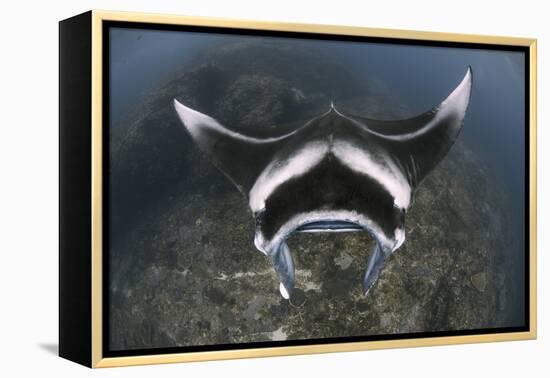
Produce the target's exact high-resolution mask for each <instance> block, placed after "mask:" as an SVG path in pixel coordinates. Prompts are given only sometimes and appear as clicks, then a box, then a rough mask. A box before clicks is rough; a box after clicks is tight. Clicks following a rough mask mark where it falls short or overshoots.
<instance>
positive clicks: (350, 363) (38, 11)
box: [0, 0, 550, 377]
mask: <svg viewBox="0 0 550 378" xmlns="http://www.w3.org/2000/svg"><path fill="white" fill-rule="evenodd" d="M544 3H546V2H545V1H527V0H522V1H517V0H516V1H511V2H509V1H504V0H500V1H480V0H478V1H470V0H459V1H456V0H455V1H449V2H445V1H443V0H440V1H424V0H409V1H406V0H404V1H390V0H379V1H370V2H369V1H356V2H352V1H347V0H332V1H327V2H321V1H315V2H306V1H298V0H288V1H287V0H271V1H257V2H253V1H245V0H228V1H210V0H196V1H186V0H179V1H170V0H164V1H159V0H157V1H151V0H150V1H138V0H133V1H71V2H66V3H63V2H51V1H35V2H32V1H15V0H12V1H4V2H3V3H2V13H1V14H2V20H1V22H0V28H1V29H2V30H1V33H0V39H1V40H0V42H1V43H0V54H1V55H0V65H1V66H0V67H1V69H0V75H1V80H0V97H1V98H0V100H1V102H0V104H1V105H0V122H1V123H0V164H1V165H0V167H1V171H0V180H1V181H0V191H1V192H0V222H1V225H0V226H1V227H0V245H1V248H0V253H1V260H0V290H1V291H0V294H1V296H0V317H1V318H0V375H1V376H3V377H12V376H23V375H25V376H36V375H39V374H40V375H47V376H50V375H52V376H53V375H55V376H68V377H78V376H89V375H92V374H94V375H96V376H102V377H106V376H109V377H111V376H132V377H141V376H143V377H145V376H152V375H156V376H174V377H175V376H179V377H182V376H186V377H194V376H205V377H208V376H217V377H221V376H223V377H226V376H243V375H244V376H261V377H281V376H283V377H284V376H287V377H289V376H308V377H313V376H333V375H334V374H337V375H338V376H340V377H345V376H352V377H358V376H381V375H384V376H386V375H389V376H411V375H412V376H422V377H440V376H444V377H469V376H486V377H488V376H498V377H519V376H524V375H528V376H549V375H548V374H549V373H550V368H549V362H548V360H549V359H550V341H549V337H550V331H549V330H548V322H547V320H548V312H547V309H548V308H547V306H546V303H547V302H546V301H545V300H544V299H545V297H546V298H547V296H548V285H549V280H548V276H546V275H547V274H550V270H549V269H548V268H549V267H548V257H547V255H546V252H547V251H548V247H549V242H550V238H549V231H550V227H549V226H550V224H549V222H550V203H549V197H548V192H549V191H550V185H549V184H550V183H549V178H550V177H549V172H550V169H549V168H548V163H549V160H550V146H548V144H549V143H550V132H549V130H548V128H547V127H546V126H547V123H548V117H549V110H548V106H549V105H550V104H549V100H550V99H549V96H550V93H549V91H550V86H549V84H550V83H549V80H548V69H547V67H548V66H549V65H550V56H549V54H550V51H549V49H548V43H549V41H550V35H549V31H550V26H549V25H548V24H549V19H548V15H549V14H550V12H549V11H548V10H546V9H544V8H545V7H544ZM91 8H95V9H109V10H128V11H144V12H157V13H173V14H188V15H203V16H217V17H231V18H240V19H256V20H273V21H290V22H299V23H329V24H342V25H359V26H370V27H386V28H398V29H418V30H429V31H444V32H460V33H474V34H492V35H512V36H525V37H536V38H538V39H539V60H538V68H539V76H538V83H539V101H538V104H539V122H538V130H539V133H538V142H539V157H538V162H539V171H538V178H539V199H538V205H539V211H538V214H539V233H538V256H539V259H538V272H539V280H538V283H539V292H538V294H539V295H538V298H539V299H538V303H539V311H538V319H539V338H538V340H537V341H522V342H505V343H490V344H478V345H467V346H448V347H431V348H414V349H398V350H384V351H371V352H354V353H337V354H326V355H313V356H294V357H285V358H264V359H248V360H240V361H222V362H208V363H192V364H175V365H162V366H146V367H131V368H116V369H107V370H106V369H103V370H99V371H91V370H88V369H86V368H83V367H80V366H78V365H76V364H74V363H72V362H69V361H66V360H63V359H61V358H59V357H57V356H56V348H57V263H58V259H57V248H58V234H57V233H58V226H57V223H58V212H57V206H58V201H57V196H58V184H57V180H58V169H57V164H58V155H57V153H58V150H57V149H58V139H57V138H58V126H57V114H58V110H57V106H58V101H57V91H58V88H57V75H58V74H57V70H58V67H57V64H58V59H57V54H58V41H57V31H58V25H57V22H58V21H59V20H61V19H64V18H67V17H70V16H72V15H75V14H77V13H81V12H83V11H86V10H89V9H91ZM31 374H32V375H31Z"/></svg>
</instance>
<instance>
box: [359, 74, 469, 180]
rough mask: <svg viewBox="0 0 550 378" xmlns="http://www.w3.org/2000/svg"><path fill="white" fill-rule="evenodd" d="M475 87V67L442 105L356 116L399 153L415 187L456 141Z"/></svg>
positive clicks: (370, 131) (372, 132)
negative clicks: (399, 115)
mask: <svg viewBox="0 0 550 378" xmlns="http://www.w3.org/2000/svg"><path fill="white" fill-rule="evenodd" d="M471 90H472V70H471V68H468V71H467V72H466V75H465V76H464V78H463V79H462V81H461V82H460V84H459V85H458V86H457V87H456V88H455V89H454V90H453V91H452V92H451V94H450V95H449V96H448V97H447V98H446V99H445V100H444V101H443V102H441V103H440V104H439V105H437V106H435V107H433V108H432V109H431V110H429V111H427V112H425V113H423V114H420V115H418V116H416V117H413V118H409V119H404V120H395V121H380V120H374V119H368V118H363V117H354V118H355V119H356V120H357V121H359V122H361V123H362V124H363V125H364V127H365V130H367V131H368V132H369V133H371V134H372V135H375V136H377V137H379V139H380V142H381V143H382V144H383V145H385V146H386V148H387V149H388V150H389V151H391V153H392V155H394V156H399V160H400V163H401V164H402V166H403V167H404V168H405V169H406V171H407V172H406V173H407V175H408V176H409V181H410V182H411V184H412V185H413V187H416V186H417V185H418V184H419V183H420V182H421V181H422V179H424V177H426V175H427V174H428V173H429V172H430V171H431V170H432V169H433V168H434V167H435V166H436V165H437V164H438V163H439V162H440V161H441V160H442V159H443V158H444V157H445V155H446V154H447V153H448V152H449V150H450V148H451V147H452V145H453V144H454V142H455V140H456V138H457V136H458V134H459V132H460V130H461V129H462V125H463V123H464V118H465V116H466V110H467V109H468V104H469V102H470V94H471Z"/></svg>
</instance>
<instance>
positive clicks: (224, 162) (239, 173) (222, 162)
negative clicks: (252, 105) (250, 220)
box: [174, 100, 294, 196]
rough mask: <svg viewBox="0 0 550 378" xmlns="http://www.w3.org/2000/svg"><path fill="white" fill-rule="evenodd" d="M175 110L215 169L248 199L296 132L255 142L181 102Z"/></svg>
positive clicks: (253, 138)
mask: <svg viewBox="0 0 550 378" xmlns="http://www.w3.org/2000/svg"><path fill="white" fill-rule="evenodd" d="M174 108H175V109H176V112H177V114H178V116H179V118H180V120H181V121H182V123H183V125H184V126H185V128H186V129H187V131H188V132H189V134H190V135H191V137H192V138H193V140H194V141H195V143H196V144H197V145H198V146H199V148H200V149H201V150H202V152H204V153H205V154H206V155H207V156H208V157H209V158H210V160H212V162H213V163H214V165H215V166H216V167H217V168H218V169H219V170H221V171H222V172H223V173H224V174H225V175H226V176H228V177H229V179H230V180H231V181H232V182H233V183H234V184H235V186H236V187H237V188H238V189H239V190H240V191H241V192H242V193H243V194H244V195H245V196H248V193H249V191H250V188H251V187H252V185H254V182H255V181H256V178H257V177H258V175H259V174H260V172H261V171H262V169H264V168H265V166H266V165H267V164H268V162H269V160H270V159H271V158H272V156H273V154H274V153H275V151H276V150H277V148H278V147H279V146H280V144H281V143H282V142H283V141H284V140H286V139H287V138H288V137H289V136H290V135H292V134H293V133H294V132H290V133H288V134H285V135H282V136H279V137H271V138H255V137H251V136H247V135H243V134H241V133H238V132H236V131H233V130H230V129H228V128H226V127H225V126H223V125H222V124H220V123H219V122H218V121H216V120H215V119H214V118H212V117H209V116H207V115H206V114H203V113H200V112H198V111H196V110H194V109H191V108H189V107H187V106H185V105H183V104H182V103H180V102H179V101H177V100H174Z"/></svg>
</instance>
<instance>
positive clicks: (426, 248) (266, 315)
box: [108, 44, 515, 350]
mask: <svg viewBox="0 0 550 378" xmlns="http://www.w3.org/2000/svg"><path fill="white" fill-rule="evenodd" d="M214 51H215V52H213V53H208V54H205V55H204V56H202V58H201V59H197V60H196V61H195V62H194V63H193V64H192V65H190V66H186V67H184V68H182V71H181V72H180V73H179V74H178V75H177V77H175V78H174V79H173V80H171V81H169V82H168V83H167V84H166V85H164V86H161V87H160V88H159V89H158V90H157V91H155V92H153V93H151V94H150V95H148V96H147V98H146V99H145V100H144V102H143V104H142V105H141V106H140V107H139V108H138V109H137V110H136V111H135V112H133V113H132V114H129V115H128V116H127V117H125V118H124V119H123V121H121V123H120V124H119V125H114V126H113V128H112V135H111V138H112V144H111V170H110V180H111V183H110V185H111V197H110V200H111V201H110V203H111V214H110V219H111V228H110V236H111V242H110V249H109V256H110V257H109V261H110V264H109V265H110V274H109V280H110V282H109V283H108V284H109V291H110V298H109V313H110V333H111V335H110V346H111V348H112V349H113V350H117V349H132V348H154V347H170V346H185V345H199V344H226V343H239V342H256V341H264V340H265V341H267V340H285V339H300V338H324V337H340V336H359V335H376V334H393V333H413V332H425V331H440V330H459V329H476V328H485V327H499V326H505V325H508V324H509V321H510V319H509V314H510V312H511V311H510V307H511V306H512V302H513V299H514V295H515V294H514V293H513V291H512V289H511V287H512V286H511V282H510V277H509V275H508V273H507V272H508V271H509V266H508V264H507V260H506V252H505V251H506V250H507V249H508V248H509V246H510V245H511V244H512V243H514V240H512V237H511V236H510V235H511V233H510V232H509V229H508V228H509V227H510V225H509V224H510V222H509V219H510V216H511V214H508V213H506V212H505V211H504V210H503V209H504V206H502V204H503V203H504V202H505V201H507V199H506V198H505V196H504V194H503V193H501V192H500V191H499V190H498V187H497V185H496V184H495V183H494V182H493V181H491V175H490V174H489V172H488V171H487V169H486V168H485V167H484V164H483V163H482V162H481V161H480V159H479V158H477V157H476V156H475V155H474V154H473V153H472V152H471V151H470V150H469V149H468V148H467V147H466V146H465V145H464V144H463V143H461V142H460V141H459V142H458V143H457V144H456V145H455V146H454V147H453V148H452V150H451V152H450V153H449V155H448V156H447V158H446V159H445V160H444V161H443V162H442V163H441V164H440V166H439V167H438V168H437V169H436V170H434V171H433V173H432V174H431V175H430V176H429V177H428V178H427V179H426V180H425V181H424V182H423V183H422V185H421V186H420V188H419V190H418V192H417V196H416V200H415V203H414V204H413V205H412V207H411V209H410V211H409V213H408V214H407V219H406V233H407V240H406V242H405V244H404V245H403V246H402V247H401V248H400V249H399V250H398V251H396V253H395V254H394V255H393V256H392V258H391V259H390V261H389V263H388V265H387V267H386V269H385V270H384V271H383V273H382V274H381V276H380V279H379V280H378V281H377V283H376V284H375V286H374V287H373V288H372V289H371V291H370V292H369V294H368V295H367V296H364V295H363V294H362V285H361V281H362V276H363V273H364V270H365V267H366V260H367V257H368V253H369V251H371V249H372V244H371V243H373V240H372V239H371V237H370V236H369V235H368V233H366V232H361V233H341V234H299V235H294V236H292V237H291V238H290V240H289V246H290V248H291V250H292V251H293V256H294V258H295V265H296V273H297V279H296V283H297V290H296V292H295V294H294V296H293V297H292V298H291V300H290V301H287V300H285V299H283V298H282V297H281V295H280V294H279V291H278V286H279V285H278V280H277V277H276V274H275V272H274V271H273V270H272V268H271V266H270V264H269V261H268V259H267V258H266V257H265V256H264V255H262V254H261V253H260V252H258V251H257V250H256V249H255V248H254V244H253V241H252V239H253V223H252V219H251V217H250V213H249V211H248V208H247V206H246V201H245V200H244V199H243V197H242V196H241V194H240V193H239V192H238V191H237V190H236V189H234V187H233V186H232V184H231V183H230V182H229V181H228V180H227V179H226V178H225V177H224V176H223V175H222V174H221V173H219V172H218V171H217V170H216V169H215V168H214V167H213V166H212V165H211V164H210V163H209V162H208V160H207V159H205V158H204V157H203V156H202V155H201V154H200V153H199V152H198V150H197V149H196V148H195V147H194V146H193V144H192V143H191V141H190V138H189V137H188V136H187V135H186V134H185V131H184V129H183V127H181V125H179V121H178V120H177V119H176V117H175V114H174V112H173V109H172V107H171V99H172V98H174V97H178V99H180V100H181V101H183V102H185V103H187V104H188V105H190V106H193V107H196V108H197V109H199V110H201V111H204V112H206V113H208V114H210V115H213V116H215V117H217V118H218V119H219V120H220V121H222V122H224V123H226V124H228V125H232V126H233V127H235V128H241V129H245V130H247V131H250V132H261V131H262V130H260V129H261V128H262V127H263V128H264V129H266V128H267V129H269V128H272V126H273V125H278V124H286V123H289V122H292V121H295V120H299V119H305V118H307V117H308V116H311V115H312V114H315V113H316V112H318V111H320V110H323V109H324V108H323V107H324V106H326V105H327V104H328V103H329V102H330V99H331V98H337V99H339V101H340V103H341V106H342V107H343V108H344V109H348V110H349V111H354V112H355V113H361V114H363V115H368V116H371V117H388V116H395V117H400V116H405V115H408V114H407V113H406V107H405V106H402V105H400V104H399V102H398V100H397V99H394V98H392V97H391V96H389V95H388V94H387V93H385V92H384V88H383V86H382V85H381V84H380V83H376V82H375V81H373V82H369V83H366V82H362V81H360V80H356V79H355V78H354V76H353V75H352V74H351V73H350V72H348V71H347V70H346V69H344V66H343V65H342V64H341V63H340V62H338V60H336V59H333V58H330V57H326V56H323V54H322V53H320V52H316V51H305V50H304V49H299V50H298V49H287V48H285V46H284V44H280V45H278V44H273V45H268V46H267V47H266V45H265V44H261V45H260V44H235V45H230V46H225V47H223V48H217V49H215V50H214ZM297 51H299V52H297ZM243 57H246V58H243ZM296 62H298V63H299V64H296ZM290 63H294V64H290ZM281 67H288V68H286V69H285V70H282V69H281ZM317 76H319V77H317ZM320 78H322V79H323V80H320ZM335 88H336V89H335ZM365 88H367V89H365ZM283 127H288V128H290V127H292V125H291V124H289V126H283ZM281 130H282V129H281ZM271 131H273V130H271ZM275 131H277V130H275Z"/></svg>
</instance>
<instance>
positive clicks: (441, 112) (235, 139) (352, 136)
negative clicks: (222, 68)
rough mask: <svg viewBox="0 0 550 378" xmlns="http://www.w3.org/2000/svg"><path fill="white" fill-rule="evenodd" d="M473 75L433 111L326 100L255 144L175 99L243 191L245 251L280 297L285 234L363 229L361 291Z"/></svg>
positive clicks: (286, 293)
mask: <svg viewBox="0 0 550 378" xmlns="http://www.w3.org/2000/svg"><path fill="white" fill-rule="evenodd" d="M471 87H472V71H471V69H470V68H468V71H467V72H466V75H465V76H464V78H463V80H462V81H461V82H460V84H459V85H458V86H457V87H456V88H455V89H454V90H453V91H452V92H451V93H450V94H449V96H448V97H447V98H446V99H445V100H443V102H441V103H440V104H439V105H438V106H435V107H434V108H432V109H431V110H429V111H427V112H425V113H423V114H420V115H418V116H416V117H413V118H409V119H404V120H394V121H382V120H374V119H368V118H364V117H358V116H353V115H349V114H344V113H342V112H340V111H339V110H338V109H337V108H336V107H335V106H334V104H331V105H330V107H329V109H328V110H327V111H325V112H324V113H322V114H320V115H318V116H316V117H314V118H313V119H311V120H310V121H308V122H306V123H304V125H303V126H301V127H299V128H297V129H296V130H294V131H292V132H290V133H287V134H284V135H279V136H274V137H269V138H257V137H253V136H249V135H244V134H243V133H239V132H236V131H234V130H232V129H229V128H227V127H225V126H224V125H222V124H221V123H220V122H218V121H216V120H215V119H213V118H211V117H209V116H207V115H205V114H202V113H200V112H198V111H196V110H193V109H191V108H189V107H187V106H185V105H183V104H181V103H180V102H178V101H177V100H174V107H175V110H176V112H177V114H178V116H179V118H180V120H181V121H182V123H183V125H184V126H185V128H186V130H187V131H188V132H189V134H190V135H191V137H192V139H193V141H194V142H195V143H196V145H197V146H198V147H199V148H200V149H201V150H202V151H203V152H204V153H205V154H206V155H207V156H208V157H209V158H210V159H211V161H212V162H213V164H214V165H215V166H216V167H217V168H218V169H220V170H221V171H222V172H223V173H224V174H225V175H226V176H227V177H228V178H229V179H230V180H231V181H232V182H233V183H234V184H235V186H236V187H237V188H238V189H239V190H240V191H241V192H242V193H243V195H244V196H245V198H246V199H247V201H248V205H249V208H250V210H251V212H252V214H253V217H254V220H255V224H256V226H255V237H254V245H255V246H256V248H257V249H258V250H259V251H260V252H262V253H264V254H265V255H267V256H268V258H269V259H270V261H271V263H272V265H273V268H274V269H275V271H276V272H277V275H278V277H279V280H280V285H279V288H280V292H281V295H282V296H283V297H285V298H287V299H288V298H289V297H290V296H291V295H292V291H293V289H294V286H295V274H294V263H293V260H292V253H291V251H290V249H289V247H288V245H287V243H286V240H287V238H288V237H289V236H290V235H291V234H292V233H294V232H352V231H361V230H366V231H368V232H369V233H370V234H371V235H372V236H373V237H374V239H375V240H376V243H375V247H374V250H373V251H372V253H371V255H370V257H369V259H368V262H367V268H366V271H365V275H364V279H363V291H364V293H365V294H366V293H367V292H368V291H369V290H370V288H371V287H372V286H373V285H374V283H375V282H376V280H377V279H378V276H379V275H380V272H381V271H382V269H383V268H384V266H385V264H386V262H387V259H388V257H389V256H390V255H391V254H392V253H393V252H394V251H395V250H397V249H398V248H399V247H400V246H401V245H402V244H403V243H404V241H405V214H406V212H407V210H408V208H409V207H410V206H411V204H412V201H413V199H414V194H415V191H416V189H417V188H418V185H419V184H420V183H421V182H422V180H423V179H424V178H425V177H426V176H427V175H428V174H429V173H430V172H431V171H432V170H433V168H434V167H435V166H437V164H438V163H439V162H440V161H441V160H442V159H443V158H444V157H445V155H446V154H447V153H448V151H449V149H450V148H451V147H452V145H453V143H454V141H455V139H456V138H457V136H458V133H459V132H460V130H461V128H462V126H463V123H464V118H465V115H466V110H467V108H468V104H469V100H470V93H471Z"/></svg>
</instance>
